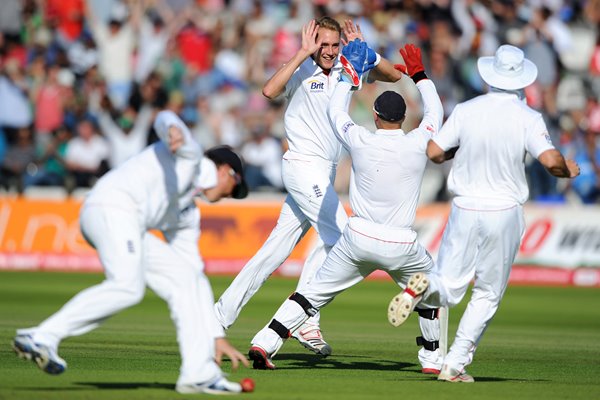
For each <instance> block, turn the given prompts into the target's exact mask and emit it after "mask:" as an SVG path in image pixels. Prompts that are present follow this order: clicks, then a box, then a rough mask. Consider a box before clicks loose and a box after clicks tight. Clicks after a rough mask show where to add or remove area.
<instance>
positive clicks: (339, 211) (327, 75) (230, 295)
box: [215, 17, 402, 356]
mask: <svg viewBox="0 0 600 400" xmlns="http://www.w3.org/2000/svg"><path fill="white" fill-rule="evenodd" d="M341 32H342V28H341V26H340V24H339V23H338V22H337V21H335V20H334V19H332V18H329V17H322V18H320V19H319V20H317V21H315V20H312V21H310V22H309V23H308V24H306V25H305V26H304V27H303V29H302V47H301V48H300V50H298V52H297V53H296V55H295V56H294V57H293V58H292V59H291V60H290V61H289V62H288V63H287V64H285V65H284V66H282V67H281V68H280V69H279V70H278V71H277V72H275V74H274V75H273V77H271V79H269V81H267V82H266V84H265V85H264V87H263V94H264V95H265V96H266V97H268V98H270V99H274V98H276V97H278V96H279V95H282V94H283V95H284V96H285V98H286V99H287V100H288V106H287V109H286V112H285V116H284V124H285V132H286V139H287V142H288V145H289V150H288V151H287V152H286V153H285V154H284V156H283V162H282V174H283V182H284V185H285V188H286V190H287V192H288V195H287V197H286V200H285V203H284V204H283V207H282V209H281V213H280V215H279V219H278V221H277V225H276V226H275V228H274V229H273V231H272V232H271V234H270V235H269V237H268V239H267V240H266V242H265V243H264V244H263V246H262V247H261V248H260V250H259V251H258V252H257V253H256V255H255V256H254V257H253V258H252V259H251V260H250V261H249V262H248V263H247V264H246V265H245V266H244V268H243V269H242V271H240V273H239V274H238V275H237V276H236V278H235V279H234V281H233V282H232V283H231V285H230V286H229V287H228V288H227V290H226V291H225V292H224V293H223V294H222V295H221V297H220V299H219V301H218V302H217V303H216V304H215V311H216V315H217V319H218V320H219V321H220V322H221V324H222V326H223V327H224V328H229V327H230V326H231V325H232V324H233V323H234V322H235V320H236V319H237V317H238V315H239V313H240V312H241V310H242V308H243V307H244V305H245V304H246V303H247V302H248V301H249V300H250V298H251V297H252V296H253V295H254V294H255V293H256V292H257V291H258V289H260V287H261V286H262V284H263V283H264V282H265V281H266V280H267V278H268V277H269V276H270V275H271V274H272V273H273V272H274V271H275V270H276V269H277V268H278V267H279V266H280V265H281V264H283V262H284V261H285V260H286V259H287V258H288V257H289V255H290V253H291V252H292V250H293V249H294V247H295V246H296V244H297V243H298V242H299V241H300V239H302V237H303V236H304V235H305V234H306V232H307V231H308V229H309V228H310V227H311V226H312V227H314V228H315V230H316V231H317V233H318V235H319V239H320V240H319V243H318V245H317V247H316V248H315V249H314V251H313V252H312V253H311V254H310V255H309V256H308V258H307V260H306V263H305V265H304V269H303V271H302V274H301V277H300V281H299V283H298V288H299V289H300V288H301V287H302V286H303V285H305V284H306V283H307V282H309V281H310V279H311V278H312V276H313V274H314V272H315V270H316V268H317V267H318V266H320V265H321V264H323V261H324V259H325V257H326V255H327V253H328V252H329V251H330V250H331V248H332V247H333V245H334V244H335V243H336V242H337V241H338V239H339V238H340V236H341V232H342V230H343V229H344V226H345V225H346V223H347V221H348V216H347V214H346V212H345V210H344V208H343V206H342V204H341V202H340V200H339V198H338V195H337V193H336V192H335V190H334V187H333V182H334V180H335V175H336V168H337V163H338V161H339V159H340V156H341V154H342V146H341V143H340V142H339V141H338V139H337V138H336V135H335V133H334V129H333V127H332V125H331V123H330V121H329V119H328V117H327V105H328V103H329V100H330V98H331V95H332V94H333V90H334V88H335V86H336V84H337V81H338V79H339V77H340V71H341V68H342V67H341V66H340V64H339V62H338V55H339V52H340V41H341V36H340V35H341ZM344 34H345V36H346V38H347V40H348V41H352V40H354V39H355V38H362V34H361V32H360V28H359V27H357V26H356V27H355V26H354V24H353V23H352V22H351V21H346V22H345V26H344ZM366 62H367V63H369V64H370V67H371V68H374V69H373V70H372V71H371V73H370V75H369V80H371V81H373V80H383V81H389V82H395V81H397V80H398V79H400V78H401V76H402V73H401V72H399V71H397V70H395V69H394V66H393V65H392V64H391V63H390V62H389V61H387V60H385V59H382V58H381V57H380V56H379V55H378V54H376V53H375V52H374V51H373V50H370V51H369V57H368V59H367V61H366ZM346 107H347V105H346ZM292 334H293V337H294V338H295V339H297V340H298V341H299V342H300V343H301V344H302V345H303V346H304V347H306V348H308V349H309V350H311V351H313V352H315V353H316V354H320V355H323V356H327V355H329V354H331V347H330V346H329V345H328V344H327V342H325V340H324V339H323V336H322V333H321V329H320V326H319V316H318V315H315V316H313V317H312V318H311V319H310V320H309V321H307V322H306V324H304V325H303V326H300V327H298V329H296V330H295V331H294V332H293V333H292Z"/></svg>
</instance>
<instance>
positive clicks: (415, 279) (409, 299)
mask: <svg viewBox="0 0 600 400" xmlns="http://www.w3.org/2000/svg"><path fill="white" fill-rule="evenodd" d="M428 286H429V279H427V275H425V273H423V272H417V273H415V274H412V275H411V276H410V278H408V283H407V284H406V288H405V289H404V290H403V291H402V293H400V294H398V295H396V296H394V298H393V299H392V301H390V305H389V307H388V321H390V324H392V325H394V326H400V325H402V324H403V323H404V322H405V321H406V320H407V319H408V317H409V316H410V313H411V312H413V310H414V309H415V306H416V305H417V304H418V303H419V301H421V298H422V297H423V293H424V292H425V290H427V287H428Z"/></svg>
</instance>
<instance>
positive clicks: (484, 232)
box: [438, 198, 525, 371]
mask: <svg viewBox="0 0 600 400" xmlns="http://www.w3.org/2000/svg"><path fill="white" fill-rule="evenodd" d="M457 203H458V204H460V206H459V205H458V204H457ZM482 203H484V201H482V200H481V199H466V198H460V199H455V200H454V201H453V204H452V209H451V211H450V216H449V218H448V224H447V225H446V229H445V230H444V235H443V237H442V243H441V246H440V251H439V256H438V268H439V273H440V275H441V276H442V277H443V281H444V286H445V288H446V291H447V294H448V305H449V306H450V307H452V306H455V305H456V304H458V303H460V301H461V300H462V298H463V297H464V295H465V293H466V292H467V289H468V287H469V283H470V282H471V280H473V279H474V285H473V293H472V296H471V300H470V301H469V304H468V305H467V308H466V310H465V313H464V314H463V316H462V318H461V320H460V323H459V325H458V330H457V332H456V337H455V339H454V343H453V344H452V346H451V348H450V351H449V352H448V354H447V356H446V358H445V360H444V363H445V364H448V365H449V366H451V367H453V368H456V369H457V370H459V371H461V370H463V369H464V367H465V366H467V365H469V364H470V363H471V362H472V361H473V356H474V354H475V350H476V349H477V345H478V343H479V341H480V340H481V337H482V336H483V334H484V332H485V330H486V329H487V327H488V326H489V324H490V322H491V321H492V318H493V317H494V314H496V311H497V310H498V306H499V305H500V300H501V299H502V296H503V295H504V292H505V290H506V287H507V285H508V278H509V275H510V271H511V267H512V263H513V262H514V260H515V257H516V255H517V251H518V250H519V245H520V243H521V237H522V235H523V232H524V230H525V221H524V218H523V207H522V206H521V205H518V204H511V205H506V206H505V207H504V208H498V207H490V206H487V207H485V208H484V207H482Z"/></svg>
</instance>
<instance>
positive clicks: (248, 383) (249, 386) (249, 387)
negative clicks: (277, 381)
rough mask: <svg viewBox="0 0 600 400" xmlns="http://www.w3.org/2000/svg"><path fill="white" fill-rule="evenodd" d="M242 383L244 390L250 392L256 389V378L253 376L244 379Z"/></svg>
mask: <svg viewBox="0 0 600 400" xmlns="http://www.w3.org/2000/svg"><path fill="white" fill-rule="evenodd" d="M240 385H242V392H245V393H250V392H253V391H254V380H252V379H251V378H244V379H242V380H241V381H240Z"/></svg>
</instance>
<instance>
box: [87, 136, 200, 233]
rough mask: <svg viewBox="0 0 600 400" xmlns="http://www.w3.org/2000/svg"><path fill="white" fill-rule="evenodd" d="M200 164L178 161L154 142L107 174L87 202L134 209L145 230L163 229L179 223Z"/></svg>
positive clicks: (165, 148) (193, 161)
mask: <svg viewBox="0 0 600 400" xmlns="http://www.w3.org/2000/svg"><path fill="white" fill-rule="evenodd" d="M199 162H200V157H199V158H198V159H197V160H186V159H177V160H176V159H175V157H174V156H173V155H172V154H171V153H170V152H169V150H168V149H167V147H166V146H165V145H164V144H163V143H162V142H157V143H154V144H152V145H150V146H148V147H147V148H146V149H144V150H143V151H142V152H141V153H139V154H137V155H136V156H134V157H132V158H130V159H129V160H127V161H126V162H125V163H123V164H122V165H121V166H119V167H118V168H116V169H114V170H111V171H110V172H108V173H107V174H106V175H104V176H103V177H102V178H101V179H100V180H99V181H98V182H97V183H96V185H95V186H94V188H93V190H92V191H91V192H90V194H89V196H88V200H87V201H86V203H90V202H94V203H99V204H103V205H113V206H121V207H130V208H132V209H135V211H136V212H137V213H138V216H139V218H140V224H141V225H142V226H144V227H145V228H147V229H150V228H162V227H163V226H164V225H165V224H166V223H168V221H170V220H173V219H174V221H176V220H177V215H178V213H179V211H180V208H182V207H183V206H184V205H183V204H180V203H181V200H184V201H188V200H189V199H191V197H192V196H191V194H190V195H189V196H188V193H189V192H192V191H193V187H194V186H193V182H194V180H195V179H196V178H197V177H198V175H199ZM188 198H189V199H188Z"/></svg>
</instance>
